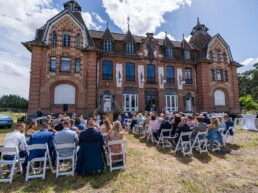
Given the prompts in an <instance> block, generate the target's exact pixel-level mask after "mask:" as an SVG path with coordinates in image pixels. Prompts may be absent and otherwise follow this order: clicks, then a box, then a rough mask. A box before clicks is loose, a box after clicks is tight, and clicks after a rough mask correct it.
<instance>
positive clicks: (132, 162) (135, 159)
mask: <svg viewBox="0 0 258 193" xmlns="http://www.w3.org/2000/svg"><path fill="white" fill-rule="evenodd" d="M9 131H11V130H10V129H1V130H0V143H2V138H3V137H4V135H5V134H6V133H8V132H9ZM125 138H126V140H127V144H126V151H127V168H126V170H124V171H116V172H112V173H110V172H109V171H105V172H103V173H102V174H94V175H90V176H87V177H80V176H77V175H76V176H75V177H70V176H68V177H65V176H64V177H59V178H58V179H56V178H55V174H52V173H51V172H50V171H48V173H47V176H46V179H45V180H42V179H35V180H30V181H29V182H25V175H17V174H16V175H15V177H14V180H13V183H12V184H9V183H2V184H1V185H0V192H93V193H94V192H96V193H97V192H101V193H102V192H130V193H135V192H158V193H160V192H168V193H171V192H193V193H196V192H232V193H238V192H243V193H246V192H258V169H257V168H258V150H257V146H258V133H257V132H251V131H249V132H248V131H242V130H241V131H237V132H236V135H235V139H236V142H237V144H236V145H229V144H228V145H227V146H226V147H224V148H223V149H222V151H221V152H219V153H211V152H209V153H208V154H207V153H204V154H201V155H200V154H199V153H198V152H196V151H194V156H193V157H183V156H182V154H181V153H177V154H174V151H173V150H171V149H162V148H161V147H157V146H156V145H153V144H151V143H150V142H149V143H146V140H145V139H144V138H142V137H140V138H139V137H135V136H133V135H131V134H128V133H126V134H125Z"/></svg>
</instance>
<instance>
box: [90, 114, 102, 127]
mask: <svg viewBox="0 0 258 193" xmlns="http://www.w3.org/2000/svg"><path fill="white" fill-rule="evenodd" d="M91 118H92V119H93V121H94V126H95V128H96V129H100V125H99V124H98V122H97V117H96V115H92V116H91Z"/></svg>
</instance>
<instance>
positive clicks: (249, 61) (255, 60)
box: [240, 58, 258, 66]
mask: <svg viewBox="0 0 258 193" xmlns="http://www.w3.org/2000/svg"><path fill="white" fill-rule="evenodd" d="M256 63H258V58H247V59H245V60H244V61H242V62H240V64H242V65H244V66H246V65H254V64H256Z"/></svg>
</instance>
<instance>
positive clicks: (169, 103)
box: [165, 95, 178, 112]
mask: <svg viewBox="0 0 258 193" xmlns="http://www.w3.org/2000/svg"><path fill="white" fill-rule="evenodd" d="M165 99H166V111H169V112H170V111H178V98H177V95H165Z"/></svg>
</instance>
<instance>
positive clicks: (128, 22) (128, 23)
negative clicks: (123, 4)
mask: <svg viewBox="0 0 258 193" xmlns="http://www.w3.org/2000/svg"><path fill="white" fill-rule="evenodd" d="M127 27H128V31H130V17H129V16H128V17H127Z"/></svg>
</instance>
